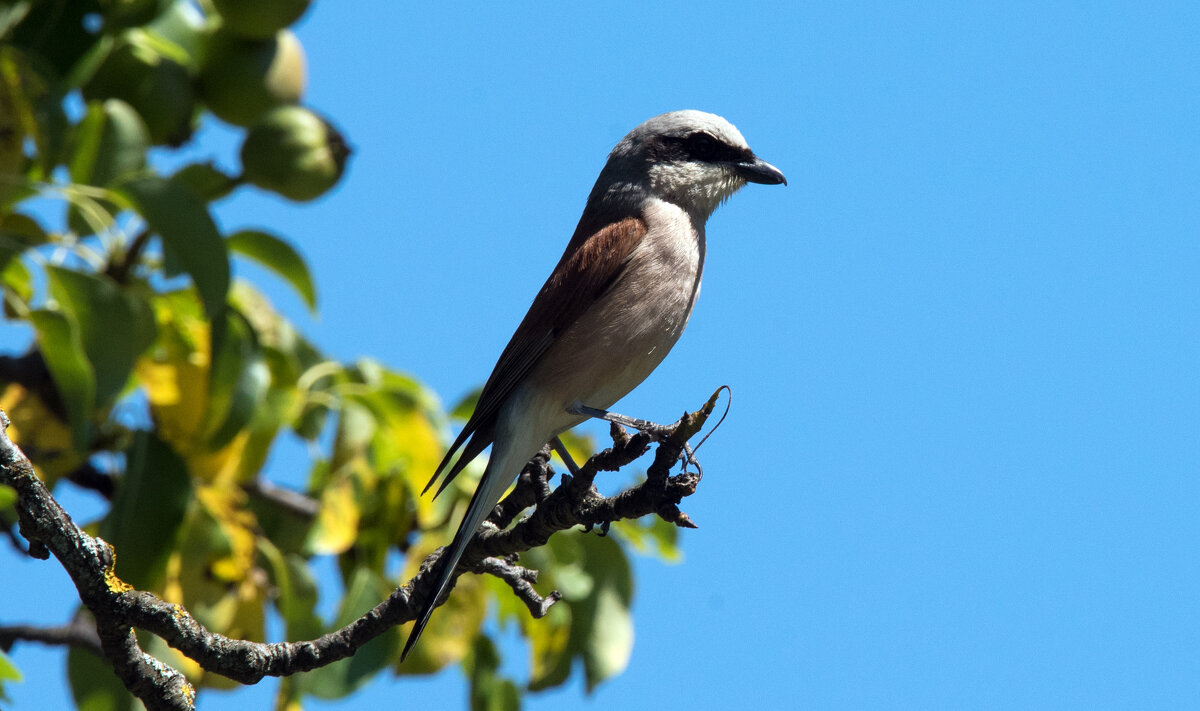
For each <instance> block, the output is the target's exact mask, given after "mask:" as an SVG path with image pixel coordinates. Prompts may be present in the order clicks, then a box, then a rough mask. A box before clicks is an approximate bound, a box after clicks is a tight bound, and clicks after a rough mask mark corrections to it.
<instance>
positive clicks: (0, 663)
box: [0, 650, 21, 685]
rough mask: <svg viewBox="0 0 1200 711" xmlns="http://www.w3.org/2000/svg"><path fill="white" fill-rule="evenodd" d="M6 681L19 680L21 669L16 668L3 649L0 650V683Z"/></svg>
mask: <svg viewBox="0 0 1200 711" xmlns="http://www.w3.org/2000/svg"><path fill="white" fill-rule="evenodd" d="M6 681H21V670H19V669H17V667H16V665H15V664H13V663H12V660H11V659H9V658H8V655H7V654H5V653H4V651H3V650H0V685H3V683H4V682H6Z"/></svg>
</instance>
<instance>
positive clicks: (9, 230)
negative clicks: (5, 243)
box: [0, 212, 50, 247]
mask: <svg viewBox="0 0 1200 711" xmlns="http://www.w3.org/2000/svg"><path fill="white" fill-rule="evenodd" d="M0 236H3V237H6V238H8V239H9V240H12V241H13V242H14V243H16V244H18V245H20V246H22V247H36V246H38V245H40V244H45V243H46V242H48V241H50V238H49V237H48V236H47V235H46V230H44V229H43V228H42V225H41V223H39V222H38V221H37V220H35V219H33V218H32V217H30V216H29V215H25V214H23V213H20V212H10V213H8V214H5V215H0Z"/></svg>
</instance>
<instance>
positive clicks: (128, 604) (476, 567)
mask: <svg viewBox="0 0 1200 711" xmlns="http://www.w3.org/2000/svg"><path fill="white" fill-rule="evenodd" d="M715 402H716V395H715V394H714V396H713V397H712V398H711V399H710V400H709V401H708V402H707V403H706V404H705V405H704V407H702V408H701V409H700V410H699V411H697V412H695V413H690V414H685V415H684V417H683V418H681V419H680V420H679V421H678V422H676V423H674V424H673V425H669V426H666V427H660V428H658V429H656V430H653V431H651V432H650V433H649V434H647V433H643V432H639V433H637V434H634V435H632V436H629V435H627V434H626V433H625V432H624V430H622V429H621V428H619V427H617V426H615V425H614V427H613V446H612V447H611V448H609V449H606V450H604V451H603V452H600V453H598V454H596V455H595V456H593V457H592V458H591V459H589V460H588V461H587V462H586V463H585V464H584V466H583V467H581V468H580V471H579V472H578V473H577V474H576V475H575V476H573V477H571V476H566V475H564V476H563V477H562V482H561V483H560V484H559V485H558V486H557V487H556V488H554V489H553V490H551V488H550V486H549V481H550V479H551V478H552V476H553V470H552V469H551V468H550V465H549V450H548V449H547V450H543V452H542V453H540V454H539V455H538V456H537V457H535V458H534V459H533V460H532V461H531V462H530V463H529V465H528V466H526V468H525V470H524V471H523V472H522V474H521V477H520V479H519V481H518V485H517V486H516V487H515V488H514V490H513V491H512V493H510V495H509V496H508V497H506V498H505V499H504V501H502V502H501V503H500V504H499V505H498V506H497V507H496V510H495V511H494V512H493V515H492V517H491V519H490V520H491V523H492V524H494V526H489V527H487V528H485V530H483V531H481V532H480V533H479V534H477V535H476V537H475V540H474V541H473V542H472V544H471V545H470V546H469V547H468V548H467V551H466V553H465V554H464V555H463V557H462V560H461V561H460V563H459V565H458V568H457V570H456V574H457V575H462V574H463V573H467V572H474V573H488V574H491V575H495V576H497V577H499V578H501V579H502V580H504V581H505V582H507V583H508V584H509V586H510V587H511V588H512V589H513V591H514V593H515V594H516V595H517V596H518V597H519V598H520V599H521V600H522V601H523V602H524V603H525V604H526V606H527V607H528V608H529V610H530V612H531V613H532V614H533V615H534V616H535V617H540V616H542V615H544V614H545V613H546V611H547V610H548V609H549V607H550V606H551V605H553V604H554V602H555V601H557V600H558V599H559V598H560V597H561V596H560V595H559V594H558V593H557V592H552V593H550V594H549V595H547V596H545V597H542V596H540V595H538V594H537V592H536V591H534V589H533V587H532V583H534V582H536V580H537V572H536V571H533V570H529V569H526V568H523V567H520V566H518V565H516V564H515V562H514V561H515V559H516V556H517V555H518V554H519V553H522V552H524V551H527V550H529V549H531V548H535V547H537V546H541V545H545V544H546V542H548V541H549V539H550V537H551V536H553V535H554V534H555V533H557V532H559V531H565V530H568V529H570V528H572V527H575V526H584V527H585V528H589V529H590V528H593V527H595V526H598V525H599V526H607V525H608V524H610V523H612V522H613V521H617V520H620V519H627V518H637V517H640V516H644V515H647V514H656V515H659V516H661V517H663V518H664V519H666V520H667V521H670V522H672V523H675V524H676V525H678V526H682V527H692V528H694V527H695V525H694V524H693V523H692V522H691V520H690V519H688V517H687V516H686V515H685V514H683V513H682V512H681V511H680V510H679V503H680V501H682V499H683V498H684V497H685V496H689V495H690V494H692V493H693V492H695V490H696V484H697V483H698V481H699V476H698V475H697V474H694V473H691V472H687V471H684V472H683V473H681V474H677V475H674V476H671V475H670V474H669V470H670V468H671V466H672V465H673V464H674V462H676V461H678V460H679V458H680V455H681V454H682V453H683V452H684V451H685V448H686V443H687V440H688V439H689V438H690V437H691V436H693V435H694V434H695V433H696V432H698V431H699V430H700V428H701V427H702V426H703V423H704V421H705V419H706V418H707V417H708V415H709V414H710V413H711V412H712V409H713V406H714V404H715ZM0 426H2V427H3V428H5V429H6V428H7V426H8V418H7V416H6V415H5V414H4V413H3V412H0ZM5 429H0V484H6V485H8V486H11V487H12V488H13V489H14V490H16V492H17V510H18V513H19V515H20V532H21V535H22V536H24V537H25V539H26V540H28V541H29V542H30V550H31V553H32V554H35V555H36V554H39V553H44V552H48V553H50V554H53V555H54V556H55V557H56V558H57V559H58V560H59V562H60V563H61V564H62V566H63V567H64V568H65V569H66V571H67V573H68V574H69V575H70V577H71V580H72V581H73V582H74V584H75V587H76V589H77V591H78V592H79V597H80V600H81V601H82V602H83V604H84V606H85V607H87V608H88V610H89V611H90V612H91V613H92V615H93V616H94V618H95V620H96V627H95V633H96V635H97V637H98V643H99V649H100V651H101V652H102V653H103V655H104V656H105V657H106V658H107V659H108V660H109V662H110V663H111V664H112V665H113V668H114V670H115V672H116V674H117V676H118V677H119V678H120V679H121V681H122V682H123V683H124V684H125V686H126V687H127V688H128V689H129V690H130V691H131V692H132V693H133V694H134V695H135V696H137V697H138V698H139V699H141V700H142V701H143V703H145V704H146V706H147V707H148V708H150V709H193V708H194V706H195V691H194V690H193V689H192V687H191V685H190V684H188V683H187V681H186V679H185V678H184V677H183V675H182V674H180V673H179V672H178V671H176V670H174V669H171V668H170V667H168V666H166V665H165V664H163V663H162V662H160V661H158V660H156V659H154V658H153V657H150V656H149V655H147V654H145V653H144V652H143V651H142V650H141V648H140V647H139V646H138V644H137V638H136V636H135V635H134V632H133V630H134V628H138V629H142V630H145V631H147V632H151V633H153V634H155V635H158V636H159V637H161V638H162V639H163V640H164V641H166V642H167V643H168V644H169V645H171V646H172V647H174V648H175V649H177V650H179V651H180V652H181V653H183V654H184V655H186V656H187V657H189V658H191V659H193V660H195V661H196V662H197V663H198V664H199V665H200V666H201V667H203V668H204V669H206V670H208V671H210V672H214V673H217V674H220V675H222V676H225V677H228V678H230V679H233V680H235V681H238V682H241V683H244V684H253V683H255V682H257V681H259V680H261V679H262V678H263V677H265V676H288V675H291V674H295V673H297V672H302V671H308V670H311V669H315V668H317V667H321V666H324V665H327V664H330V663H332V662H335V661H338V660H340V659H344V658H346V657H349V656H350V655H352V654H354V652H355V651H356V650H357V649H358V648H360V647H361V646H362V645H363V644H365V643H367V642H369V641H370V640H372V639H374V638H375V637H377V636H379V635H380V634H383V633H384V632H386V631H387V630H388V629H390V628H391V627H393V626H395V625H398V624H401V623H403V622H407V621H410V620H412V619H414V618H415V617H416V615H417V613H418V612H419V610H420V608H421V603H422V602H423V600H424V599H425V598H426V596H428V595H429V594H431V591H432V588H433V584H434V570H435V567H436V566H435V564H436V562H437V560H438V559H439V558H440V556H441V554H442V550H443V549H438V550H437V551H435V552H434V553H432V554H431V555H430V556H429V557H428V558H426V560H425V561H424V562H423V563H422V564H421V568H420V571H419V572H418V573H417V574H416V575H415V576H413V578H412V579H410V580H409V581H408V582H406V583H404V584H403V585H402V586H400V587H399V588H397V589H396V590H395V591H394V592H393V593H392V594H391V595H390V596H389V597H388V598H387V599H386V600H384V601H382V602H380V603H379V604H378V605H376V606H375V607H374V608H373V609H372V610H370V611H368V612H367V613H366V614H365V615H363V616H362V617H360V618H358V619H357V620H354V621H353V622H351V623H350V624H348V625H346V626H345V627H343V628H341V629H339V630H335V631H333V632H330V633H329V634H326V635H324V636H322V637H319V638H317V639H314V640H306V641H297V642H276V643H260V642H249V641H245V640H238V639H232V638H229V637H225V636H223V635H219V634H214V633H212V632H209V631H208V630H206V629H205V628H204V627H203V625H201V624H200V623H199V622H198V621H197V620H196V619H195V618H194V617H193V616H192V615H191V614H190V613H189V612H188V611H187V610H185V609H183V608H182V607H180V606H179V605H176V604H173V603H169V602H166V601H164V600H162V599H161V598H159V597H157V596H155V595H153V594H152V593H149V592H144V591H138V590H134V589H132V588H131V587H130V586H129V585H127V584H126V583H124V582H123V581H121V580H120V579H119V578H118V577H117V576H116V573H115V571H114V560H115V559H114V554H113V551H112V548H111V546H109V544H108V543H106V542H105V541H104V540H103V539H100V538H97V537H93V536H90V535H88V534H87V533H85V532H84V531H82V530H81V529H80V528H79V527H78V526H76V525H75V523H74V522H73V521H72V520H71V517H70V516H69V515H68V514H67V512H66V511H65V510H63V509H62V507H61V506H59V505H58V502H57V501H55V499H54V497H53V496H51V494H50V492H49V491H48V490H47V489H46V487H45V486H44V485H43V484H42V482H41V481H40V480H39V479H38V478H37V476H36V475H35V474H34V471H33V467H32V465H31V464H30V462H29V460H28V458H27V457H26V456H25V455H24V453H23V452H21V450H20V448H19V447H17V446H16V445H15V444H14V443H13V442H12V441H11V440H10V439H9V438H8V434H7V431H5ZM652 441H658V443H659V444H658V449H657V451H656V454H655V458H654V463H653V464H652V465H651V467H650V469H649V470H648V472H647V478H646V480H645V481H644V482H642V483H640V484H637V485H635V486H633V487H631V488H629V489H627V490H625V491H623V492H621V493H619V494H617V495H616V496H612V497H605V496H603V495H601V494H600V493H599V492H598V491H597V490H596V487H595V486H594V485H593V480H594V478H595V476H596V475H597V473H599V472H601V471H613V470H616V469H619V468H620V467H622V466H625V465H626V464H629V463H630V462H632V461H633V460H635V459H637V458H638V457H640V456H641V455H642V454H644V453H645V452H646V451H647V449H648V448H649V447H650V444H651V442H652ZM531 506H532V507H534V508H533V511H532V513H531V514H530V515H529V516H527V517H526V518H524V519H522V520H520V521H518V522H517V523H515V524H512V525H510V524H511V523H512V521H513V520H514V519H515V518H516V517H517V515H518V514H520V512H521V511H523V510H525V509H527V508H529V507H531ZM42 557H45V556H42ZM7 629H8V630H10V631H12V630H18V631H20V628H11V627H10V628H7ZM25 631H26V632H28V630H25ZM2 633H3V630H0V634H2ZM31 634H32V633H30V634H23V635H21V634H13V635H10V636H11V637H12V638H14V639H15V638H22V639H34V637H33V636H31ZM0 639H3V638H2V637H0ZM43 641H45V640H43ZM88 646H91V645H88Z"/></svg>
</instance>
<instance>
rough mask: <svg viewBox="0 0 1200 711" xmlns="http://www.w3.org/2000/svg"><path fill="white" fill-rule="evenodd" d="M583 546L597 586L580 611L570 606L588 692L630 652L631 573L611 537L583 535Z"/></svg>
mask: <svg viewBox="0 0 1200 711" xmlns="http://www.w3.org/2000/svg"><path fill="white" fill-rule="evenodd" d="M584 549H585V550H586V551H587V567H588V569H589V570H590V571H592V573H593V575H594V576H595V580H596V587H595V589H594V590H593V591H592V595H591V597H590V598H589V599H588V601H587V604H585V605H583V606H581V607H582V608H583V609H582V610H580V609H577V608H576V607H575V606H572V614H573V615H575V618H574V622H575V623H576V624H577V625H579V627H578V628H577V629H578V631H579V632H580V633H582V634H584V635H585V637H584V646H583V671H584V675H585V678H586V680H587V690H588V691H589V692H591V691H592V690H593V689H595V688H596V685H597V684H599V683H600V682H602V681H604V680H605V679H608V678H610V677H613V676H616V675H617V674H620V673H621V672H622V671H624V670H625V667H626V666H627V665H628V664H629V655H630V654H631V653H632V652H633V616H632V615H631V614H630V612H629V602H630V599H631V598H632V596H633V576H632V573H631V572H630V569H629V561H628V560H627V559H626V558H625V552H624V551H622V550H621V547H620V546H619V545H617V542H616V541H614V540H613V539H612V538H609V537H603V538H602V537H600V536H595V535H589V536H585V537H584ZM580 613H582V614H580ZM573 634H574V631H573Z"/></svg>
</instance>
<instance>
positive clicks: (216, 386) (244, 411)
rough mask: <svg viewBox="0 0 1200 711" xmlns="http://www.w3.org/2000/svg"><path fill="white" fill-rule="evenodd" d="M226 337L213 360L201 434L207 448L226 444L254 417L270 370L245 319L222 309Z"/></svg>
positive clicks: (268, 386) (269, 381)
mask: <svg viewBox="0 0 1200 711" xmlns="http://www.w3.org/2000/svg"><path fill="white" fill-rule="evenodd" d="M226 318H227V323H226V325H225V333H226V338H225V339H224V341H223V342H222V344H221V347H220V348H221V349H220V351H219V352H218V353H217V356H216V360H215V361H214V362H213V369H212V378H211V383H210V386H209V406H208V414H207V419H208V422H209V431H208V432H207V433H206V435H205V439H206V441H207V442H206V443H207V446H208V448H209V449H210V450H213V451H215V450H218V449H220V448H222V447H224V446H225V445H227V444H229V442H230V441H232V440H233V438H234V437H236V436H237V434H238V433H239V432H241V431H242V429H244V428H245V427H246V426H247V425H248V424H249V423H250V421H251V420H252V419H253V418H254V415H255V413H256V412H257V411H258V408H259V406H261V405H262V402H263V398H264V397H266V394H267V390H268V389H269V388H270V386H271V372H270V369H268V368H267V363H266V360H265V359H264V357H263V353H262V348H261V347H259V345H258V342H257V340H256V339H255V337H254V332H253V330H252V329H251V327H250V325H249V324H248V323H247V322H246V319H245V318H243V317H242V315H241V314H239V313H237V312H236V311H233V310H230V311H228V312H226Z"/></svg>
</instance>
